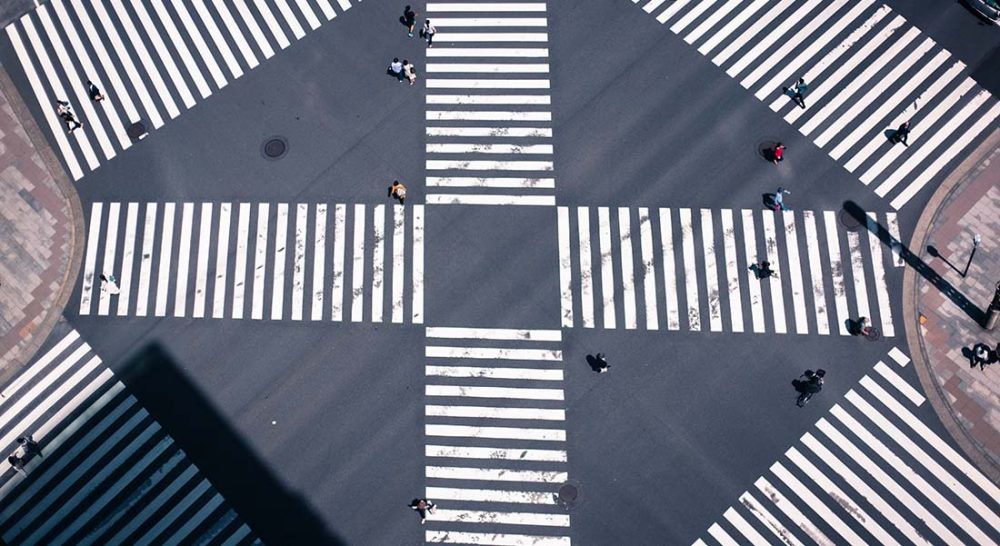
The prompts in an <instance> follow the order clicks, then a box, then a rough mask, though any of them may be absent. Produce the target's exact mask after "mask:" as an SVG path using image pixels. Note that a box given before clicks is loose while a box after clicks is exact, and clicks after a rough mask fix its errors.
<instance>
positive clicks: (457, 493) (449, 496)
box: [424, 487, 556, 505]
mask: <svg viewBox="0 0 1000 546" xmlns="http://www.w3.org/2000/svg"><path fill="white" fill-rule="evenodd" d="M424 493H425V494H426V495H427V498H431V499H444V500H458V501H471V502H500V503H505V504H541V505H555V504H556V500H555V495H553V494H552V493H550V492H544V491H504V490H499V489H467V488H452V487H427V488H426V490H425V491H424Z"/></svg>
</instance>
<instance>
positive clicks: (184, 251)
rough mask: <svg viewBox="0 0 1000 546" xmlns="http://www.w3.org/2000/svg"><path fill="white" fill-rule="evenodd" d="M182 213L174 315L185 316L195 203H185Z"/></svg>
mask: <svg viewBox="0 0 1000 546" xmlns="http://www.w3.org/2000/svg"><path fill="white" fill-rule="evenodd" d="M182 211H183V214H182V215H181V241H180V250H178V252H177V293H175V294H174V316H175V317H183V316H184V313H185V311H186V308H187V286H188V269H189V268H190V264H191V229H192V225H193V224H194V203H184V206H183V208H182Z"/></svg>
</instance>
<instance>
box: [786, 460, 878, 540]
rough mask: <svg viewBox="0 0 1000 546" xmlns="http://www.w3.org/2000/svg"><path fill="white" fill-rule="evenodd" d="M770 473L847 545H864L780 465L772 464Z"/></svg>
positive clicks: (824, 504)
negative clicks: (842, 538)
mask: <svg viewBox="0 0 1000 546" xmlns="http://www.w3.org/2000/svg"><path fill="white" fill-rule="evenodd" d="M770 470H771V473H773V474H774V475H775V476H777V477H778V479H780V480H781V481H782V482H784V483H785V485H787V486H788V488H789V489H791V490H792V491H793V492H794V493H795V494H796V495H798V497H799V498H800V499H802V501H803V502H805V503H806V506H809V508H811V509H812V510H813V511H814V512H816V514H817V515H819V517H820V518H821V519H822V521H824V522H825V523H826V524H828V525H829V526H830V527H832V528H833V529H834V530H835V531H837V533H838V534H840V536H842V537H844V539H845V540H846V541H847V543H848V544H864V540H863V539H862V538H861V537H859V536H858V535H857V533H855V532H854V531H853V530H851V528H850V527H849V526H848V525H847V524H846V523H844V520H842V519H840V517H838V516H837V515H836V514H835V513H834V512H833V510H830V508H829V507H827V505H826V503H824V502H823V501H821V500H819V497H817V496H816V495H814V494H813V493H812V491H810V490H809V489H808V488H807V487H806V486H805V485H804V484H803V483H802V482H800V481H799V479H798V478H796V477H795V476H794V475H792V473H791V472H789V471H788V469H786V468H785V467H784V466H783V465H782V464H781V463H774V464H773V465H771V468H770Z"/></svg>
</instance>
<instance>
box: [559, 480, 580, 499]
mask: <svg viewBox="0 0 1000 546" xmlns="http://www.w3.org/2000/svg"><path fill="white" fill-rule="evenodd" d="M579 493H580V491H579V490H578V489H577V488H576V486H575V485H570V484H568V483H567V484H563V486H562V487H560V488H559V500H560V501H561V502H564V503H574V502H576V497H577V495H579Z"/></svg>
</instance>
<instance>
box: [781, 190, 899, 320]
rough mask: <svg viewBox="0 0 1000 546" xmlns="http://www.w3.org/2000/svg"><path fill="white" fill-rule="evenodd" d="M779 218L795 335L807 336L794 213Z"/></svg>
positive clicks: (783, 213)
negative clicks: (783, 232) (789, 281)
mask: <svg viewBox="0 0 1000 546" xmlns="http://www.w3.org/2000/svg"><path fill="white" fill-rule="evenodd" d="M781 217H782V219H783V220H784V223H785V248H786V249H787V251H788V272H789V273H790V275H789V276H790V278H791V281H792V306H793V308H794V309H795V333H797V334H808V333H809V320H808V319H807V318H806V296H805V288H804V287H803V284H802V269H801V263H802V262H801V261H800V260H799V238H798V235H797V233H796V227H795V213H793V212H792V211H789V210H786V211H784V212H782V213H781ZM887 304H888V303H887Z"/></svg>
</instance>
